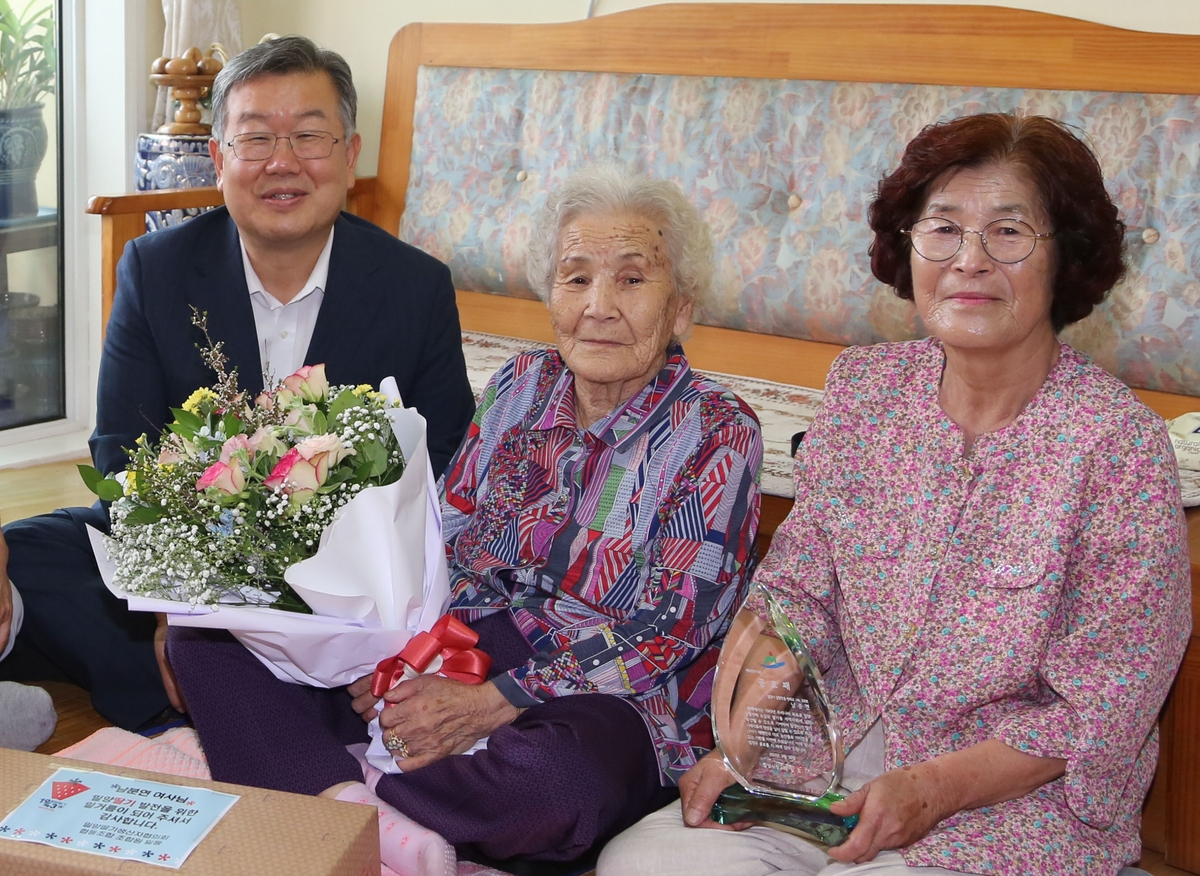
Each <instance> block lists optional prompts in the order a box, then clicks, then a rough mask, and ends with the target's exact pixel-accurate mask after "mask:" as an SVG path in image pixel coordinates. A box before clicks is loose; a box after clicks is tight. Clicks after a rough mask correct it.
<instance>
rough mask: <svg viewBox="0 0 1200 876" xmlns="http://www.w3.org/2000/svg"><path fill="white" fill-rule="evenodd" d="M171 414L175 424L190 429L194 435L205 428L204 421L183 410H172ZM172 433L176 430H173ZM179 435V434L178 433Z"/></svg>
mask: <svg viewBox="0 0 1200 876" xmlns="http://www.w3.org/2000/svg"><path fill="white" fill-rule="evenodd" d="M171 414H172V416H174V417H175V422H176V423H178V424H179V425H180V426H185V427H188V428H190V429H191V430H192V432H193V433H196V432H199V431H200V429H201V427H203V426H204V421H203V420H202V419H200V418H199V417H197V416H196V415H195V414H193V413H191V412H189V411H185V410H184V409H183V408H171ZM171 431H172V432H174V431H175V430H174V429H172V430H171ZM176 434H179V433H176Z"/></svg>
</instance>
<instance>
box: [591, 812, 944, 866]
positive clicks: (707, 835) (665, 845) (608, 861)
mask: <svg viewBox="0 0 1200 876" xmlns="http://www.w3.org/2000/svg"><path fill="white" fill-rule="evenodd" d="M596 874H597V876H643V874H644V876H675V874H678V876H959V871H957V870H944V869H942V868H941V867H909V866H908V865H907V864H905V863H904V859H903V858H902V857H901V856H900V853H899V852H880V853H879V855H878V856H876V858H875V860H874V861H869V862H867V863H866V864H839V863H837V862H836V861H834V860H832V859H831V858H830V857H829V855H827V854H826V853H825V849H824V847H823V846H818V845H816V844H815V843H810V842H808V841H807V840H805V839H802V838H800V837H798V836H796V835H794V834H790V833H784V832H783V831H781V830H773V829H771V828H769V827H752V828H750V829H749V830H743V831H740V832H735V831H728V830H713V829H711V828H701V827H688V826H687V825H686V824H684V823H683V816H682V813H681V811H680V805H679V803H678V802H676V803H672V804H671V805H670V806H667V807H666V808H665V809H660V810H659V811H658V812H651V813H650V814H649V815H647V816H646V817H645V818H643V819H642V820H641V821H639V822H638V823H637V824H635V825H634V826H633V827H631V828H629V829H628V830H627V831H625V832H624V833H622V834H621V835H619V836H618V837H617V838H616V839H614V840H613V841H612V842H610V843H609V844H608V845H607V846H605V848H604V852H603V853H602V854H601V855H600V862H599V864H598V865H597V867H596Z"/></svg>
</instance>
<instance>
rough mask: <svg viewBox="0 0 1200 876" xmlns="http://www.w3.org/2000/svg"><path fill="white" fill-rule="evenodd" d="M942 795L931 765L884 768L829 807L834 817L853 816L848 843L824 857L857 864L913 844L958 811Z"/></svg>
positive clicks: (934, 770)
mask: <svg viewBox="0 0 1200 876" xmlns="http://www.w3.org/2000/svg"><path fill="white" fill-rule="evenodd" d="M946 797H947V788H946V787H945V783H944V782H942V781H940V776H939V774H938V769H937V767H936V766H935V765H934V764H933V762H932V761H927V762H926V763H920V764H917V765H915V766H912V767H903V768H902V769H898V770H889V771H888V772H886V773H884V774H883V775H881V776H879V777H877V778H875V779H872V780H871V781H869V782H867V784H865V785H863V786H862V787H861V788H859V789H858V790H857V791H855V792H854V793H853V794H851V795H850V796H849V797H847V798H846V799H845V800H840V801H838V802H837V803H834V804H833V805H832V806H830V807H829V808H830V810H831V811H832V812H833V813H834V814H835V815H857V816H858V825H857V826H856V827H855V828H854V830H853V831H851V833H850V837H849V839H847V840H846V841H845V842H844V843H842V844H841V845H840V846H833V847H831V848H830V849H829V857H831V858H833V859H834V860H835V861H841V862H842V863H844V864H849V863H855V864H861V863H863V862H865V861H871V860H874V858H875V856H876V855H877V854H879V853H880V852H882V851H884V850H885V849H900V848H903V847H904V846H907V845H911V844H912V843H915V842H916V841H917V840H919V839H921V838H922V837H923V836H925V835H926V834H927V833H929V831H931V830H933V828H934V826H935V825H936V824H937V823H938V822H939V821H941V820H942V819H943V818H946V817H948V816H950V815H953V814H954V813H955V812H957V811H958V807H955V806H954V805H953V804H952V803H950V802H948V801H947V799H946Z"/></svg>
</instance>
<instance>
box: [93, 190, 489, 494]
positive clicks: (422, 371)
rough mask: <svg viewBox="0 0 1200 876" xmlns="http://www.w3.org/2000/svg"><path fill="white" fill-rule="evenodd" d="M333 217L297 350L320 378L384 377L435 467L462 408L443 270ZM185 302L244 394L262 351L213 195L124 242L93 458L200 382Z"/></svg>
mask: <svg viewBox="0 0 1200 876" xmlns="http://www.w3.org/2000/svg"><path fill="white" fill-rule="evenodd" d="M334 229H335V230H334V235H333V249H332V252H331V253H330V257H329V278H328V280H327V282H326V284H325V295H324V299H323V300H322V302H321V311H320V314H319V315H318V317H317V324H316V327H315V329H314V330H313V336H312V341H311V342H310V344H309V347H308V352H307V353H306V354H305V357H304V362H305V364H308V365H316V364H318V363H322V362H323V363H325V368H326V374H327V376H328V378H329V382H330V384H352V385H358V384H362V383H369V384H371V385H372V386H376V387H377V386H378V385H379V382H380V381H381V380H382V379H383V378H385V377H388V376H392V377H395V378H396V382H397V383H398V384H399V387H400V394H401V396H402V397H403V399H404V404H405V405H406V406H407V407H415V408H416V409H417V410H418V411H419V412H420V413H421V414H422V416H424V417H425V419H426V420H427V421H428V424H429V430H428V434H429V457H430V462H431V463H432V465H433V471H434V475H435V476H438V475H440V474H441V472H442V469H443V468H445V467H446V464H447V463H448V462H449V461H450V457H451V456H452V455H453V454H454V451H455V450H456V449H457V448H458V444H459V441H460V440H461V439H462V436H463V434H464V433H465V432H466V429H467V425H468V424H469V423H470V420H471V416H472V415H473V413H474V411H475V400H474V397H473V396H472V394H471V387H470V384H468V382H467V368H466V364H465V362H464V361H463V354H462V335H461V333H460V329H459V322H458V307H457V305H456V304H455V299H454V286H453V284H452V283H451V282H450V271H449V270H448V269H447V268H446V266H445V265H443V264H442V263H441V262H439V261H438V260H437V259H435V258H433V257H432V256H429V255H426V254H425V253H423V252H421V251H420V250H418V249H415V248H413V247H411V246H409V245H408V244H406V243H403V242H401V241H399V240H397V239H396V238H395V237H392V236H391V235H390V234H388V233H387V232H385V231H384V230H383V229H381V228H379V227H378V226H376V225H372V224H371V223H369V222H366V221H364V220H362V219H359V218H357V217H355V216H351V215H350V214H348V213H342V214H341V216H340V217H338V220H337V222H336V224H335V225H334ZM191 306H195V307H196V308H197V309H198V310H200V311H202V312H204V311H206V312H207V313H208V331H209V334H210V335H211V337H212V339H213V341H223V342H224V348H223V351H224V353H225V355H226V356H228V357H229V367H237V369H238V383H239V385H240V386H241V387H242V388H243V389H245V390H247V391H248V392H250V393H251V394H252V395H255V394H257V393H258V392H259V391H260V390H261V389H262V365H261V363H260V361H259V353H258V335H257V333H256V331H255V327H254V312H253V309H252V305H251V303H250V292H249V290H248V289H247V287H246V273H245V270H244V268H243V267H242V256H241V249H240V247H239V244H238V231H237V226H236V225H235V224H234V222H233V219H232V218H231V217H230V216H229V212H228V210H226V209H225V208H224V207H221V208H219V209H216V210H213V211H211V212H208V213H205V214H203V215H201V216H197V217H196V218H194V219H191V220H189V221H188V222H185V223H183V224H182V225H180V226H177V227H175V228H170V229H165V230H163V231H157V232H155V233H153V234H148V235H145V236H144V237H139V238H137V239H135V240H132V241H130V242H129V244H128V245H127V246H126V247H125V253H124V255H123V256H122V257H121V261H120V264H119V265H118V266H117V292H116V296H115V298H114V300H113V308H112V315H111V316H110V318H109V321H108V331H107V335H106V337H105V340H104V353H103V355H102V357H101V359H100V381H99V387H98V390H97V402H96V431H95V432H94V433H93V435H92V438H91V441H90V442H89V445H90V447H91V451H92V460H93V461H94V462H95V464H96V467H97V468H98V469H100V470H101V471H102V472H111V471H119V470H121V469H123V468H124V467H125V464H126V462H127V461H128V455H127V454H126V452H125V450H124V449H123V448H126V447H132V446H133V444H134V441H135V440H136V439H137V437H138V436H139V435H141V434H143V433H146V434H147V435H148V436H149V438H150V439H151V440H156V439H157V437H158V435H159V433H160V432H161V431H162V429H163V427H164V426H165V425H166V423H168V422H170V420H171V419H172V418H171V414H170V408H172V407H178V406H179V405H180V404H182V403H183V401H184V400H185V399H186V398H187V397H188V396H189V395H190V394H191V393H192V392H193V391H194V390H196V389H197V388H198V387H201V386H211V385H212V384H213V382H214V380H215V375H214V373H213V371H212V370H211V369H209V368H207V367H206V366H205V365H204V362H203V360H202V359H201V358H200V351H199V349H198V348H197V344H200V345H203V342H204V336H203V334H202V333H201V332H200V330H199V329H198V328H196V327H195V326H193V325H192V312H191ZM276 376H277V377H286V376H287V375H283V374H280V375H276Z"/></svg>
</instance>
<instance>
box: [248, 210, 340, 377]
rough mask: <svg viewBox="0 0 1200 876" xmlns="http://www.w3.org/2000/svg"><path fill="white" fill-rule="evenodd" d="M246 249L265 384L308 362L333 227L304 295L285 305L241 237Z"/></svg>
mask: <svg viewBox="0 0 1200 876" xmlns="http://www.w3.org/2000/svg"><path fill="white" fill-rule="evenodd" d="M238 243H239V244H240V245H241V248H242V267H243V268H245V270H246V288H247V289H249V290H250V303H251V304H252V305H253V306H254V328H255V331H256V332H257V334H258V355H259V359H260V361H261V362H262V369H263V385H264V386H270V385H271V384H273V383H275V382H278V381H279V380H282V379H283V378H285V377H287V376H288V375H289V374H292V373H293V372H295V371H296V369H298V368H300V366H302V365H303V364H304V356H305V354H306V353H307V352H308V344H309V341H311V340H312V336H313V329H314V328H315V327H316V325H317V314H318V313H320V312H321V302H322V301H323V300H324V298H325V283H326V282H327V281H328V279H329V253H330V251H331V250H332V249H333V229H332V228H330V229H329V240H327V241H325V248H324V249H323V250H321V255H320V257H319V258H318V259H317V263H316V265H314V266H313V269H312V273H311V274H309V275H308V280H307V281H305V283H304V288H303V289H301V290H300V294H299V295H297V296H296V297H295V298H293V299H292V300H291V301H289V302H288V303H287V304H281V303H280V302H279V301H278V299H276V298H275V296H274V295H272V294H271V293H270V292H268V291H267V290H266V289H265V288H264V287H263V282H262V280H260V279H259V278H258V274H256V273H255V271H254V267H253V266H252V265H251V264H250V256H248V255H247V254H246V244H244V243H242V242H241V238H240V237H239V238H238Z"/></svg>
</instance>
